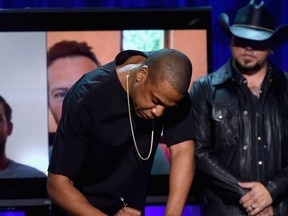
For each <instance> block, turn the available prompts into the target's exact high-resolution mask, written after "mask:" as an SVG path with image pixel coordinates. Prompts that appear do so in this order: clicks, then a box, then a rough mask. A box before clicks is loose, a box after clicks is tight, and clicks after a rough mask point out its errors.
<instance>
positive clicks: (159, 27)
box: [0, 8, 211, 204]
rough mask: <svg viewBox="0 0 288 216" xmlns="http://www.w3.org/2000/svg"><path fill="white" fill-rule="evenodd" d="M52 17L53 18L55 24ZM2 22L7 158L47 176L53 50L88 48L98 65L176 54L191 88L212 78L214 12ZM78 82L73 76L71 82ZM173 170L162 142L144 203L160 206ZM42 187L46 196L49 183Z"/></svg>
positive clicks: (46, 14) (9, 16)
mask: <svg viewBox="0 0 288 216" xmlns="http://www.w3.org/2000/svg"><path fill="white" fill-rule="evenodd" d="M135 14H137V16H136V15H135ZM52 16H53V18H54V19H50V18H51V17H52ZM108 17H112V18H113V22H106V23H103V22H102V21H101V22H99V20H100V19H101V20H105V19H106V18H108ZM0 19H1V20H6V22H2V23H0V43H1V50H0V67H1V78H0V95H1V96H2V97H3V98H5V99H6V101H7V102H8V103H9V105H10V106H11V108H12V122H13V130H12V133H11V134H10V135H9V136H8V137H7V140H6V144H5V151H6V156H7V157H8V158H9V159H10V160H13V161H15V162H17V163H21V164H24V165H27V166H29V167H33V168H35V169H37V170H39V171H40V172H42V173H44V174H45V175H47V168H48V164H49V160H50V154H51V150H52V149H53V137H54V135H55V131H56V129H57V120H56V119H55V113H54V111H53V108H52V106H51V102H49V97H50V96H49V90H50V86H51V85H52V84H51V83H49V77H50V75H49V65H48V62H47V55H48V52H49V50H50V48H51V47H53V46H54V45H55V44H57V43H60V42H62V41H76V42H78V43H82V42H85V43H87V44H88V45H89V46H90V47H91V50H92V52H93V53H94V54H95V55H96V56H97V59H98V60H99V62H100V64H101V65H104V64H106V63H108V62H110V61H113V60H114V57H115V56H116V55H117V53H119V52H120V51H121V50H127V49H139V50H143V51H151V50H157V49H161V48H164V47H165V48H174V49H178V50H180V51H182V52H184V53H185V54H186V55H187V56H188V57H189V58H190V59H191V61H192V64H193V75H192V80H191V83H192V81H193V80H195V79H197V78H199V77H200V76H203V75H205V74H207V71H209V68H210V67H211V57H210V55H209V53H210V52H209V50H210V49H211V45H210V36H211V35H210V8H208V9H207V8H204V9H203V8H200V9H199V8H185V9H169V10H165V9H163V10H161V9H150V10H149V9H147V10H144V9H139V10H137V9H135V10H128V11H123V10H116V11H105V10H104V11H94V10H76V11H70V12H69V11H68V12H67V11H65V12H63V11H57V10H56V11H55V10H51V11H50V10H48V11H47V10H46V11H37V10H36V11H34V10H32V11H29V10H27V11H25V12H23V11H21V12H19V11H4V12H0ZM96 20H98V21H96ZM107 20H108V19H107ZM67 70H68V71H69V69H67ZM87 72H88V71H87ZM66 78H67V80H69V79H68V78H71V77H67V76H66ZM79 78H80V77H79ZM77 79H78V77H74V81H75V80H77ZM67 80H66V81H67ZM62 81H63V80H62ZM64 81H65V80H64ZM70 81H71V79H70ZM67 82H68V81H67ZM65 94H66V93H65V91H63V92H61V97H62V99H63V97H64V96H65ZM59 95H60V94H59ZM62 99H59V101H60V102H61V100H62ZM169 169H170V155H169V150H168V149H167V147H166V144H165V139H161V140H160V143H159V146H158V149H157V152H156V156H155V160H154V165H153V168H152V172H151V181H150V187H149V188H148V199H147V203H152V204H155V203H158V202H159V203H162V202H163V196H166V195H167V191H168V190H167V187H168V183H167V182H168V173H169ZM0 174H1V170H0ZM34 177H35V176H31V178H34ZM42 177H43V176H42ZM0 178H1V175H0ZM9 178H11V176H10V177H9ZM15 178H18V177H17V175H15ZM19 178H22V177H21V176H19ZM26 178H27V176H26ZM14 183H15V182H14V181H12V182H11V187H20V186H21V183H19V182H18V183H19V184H14ZM7 184H8V183H7ZM12 184H14V185H12ZM41 184H42V186H43V191H44V190H45V185H44V184H45V180H44V181H41ZM159 185H161V187H159ZM1 189H2V188H1V186H0V190H1ZM5 190H6V189H5ZM16 194H17V193H15V196H17V195H16ZM29 196H31V197H33V195H31V194H30V195H29ZM31 197H29V198H31ZM149 197H150V198H151V199H149ZM0 198H1V199H3V197H0ZM4 198H5V197H4ZM9 198H11V197H9ZM22 198H25V197H22ZM158 198H159V199H158Z"/></svg>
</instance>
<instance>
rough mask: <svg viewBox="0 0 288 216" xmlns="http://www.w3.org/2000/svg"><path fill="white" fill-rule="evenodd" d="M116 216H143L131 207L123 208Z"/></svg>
mask: <svg viewBox="0 0 288 216" xmlns="http://www.w3.org/2000/svg"><path fill="white" fill-rule="evenodd" d="M115 216H141V212H140V211H139V210H137V209H133V208H130V207H127V206H126V207H123V208H122V209H120V210H119V211H118V212H117V213H116V214H115Z"/></svg>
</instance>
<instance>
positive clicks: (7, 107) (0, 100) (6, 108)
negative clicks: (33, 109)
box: [0, 95, 12, 122]
mask: <svg viewBox="0 0 288 216" xmlns="http://www.w3.org/2000/svg"><path fill="white" fill-rule="evenodd" d="M0 103H2V104H3V107H4V113H5V117H6V119H7V120H8V122H11V119H12V109H11V107H10V105H9V104H8V103H7V101H6V100H5V99H4V98H3V97H2V96H1V95H0Z"/></svg>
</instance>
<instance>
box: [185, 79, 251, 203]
mask: <svg viewBox="0 0 288 216" xmlns="http://www.w3.org/2000/svg"><path fill="white" fill-rule="evenodd" d="M190 97H191V103H192V112H193V117H194V130H195V136H196V146H195V160H196V175H198V176H199V177H200V179H203V180H204V181H205V182H206V183H207V185H205V186H206V187H207V186H208V187H209V189H211V190H213V191H214V193H217V194H218V195H219V196H221V197H222V198H223V199H227V200H229V201H230V202H231V201H239V199H240V197H241V196H242V195H244V194H245V193H246V192H247V190H245V189H242V188H241V187H240V186H238V184H237V183H238V182H239V181H240V179H237V178H236V177H235V176H233V174H232V173H231V172H230V171H229V170H228V169H227V168H226V167H225V166H224V165H223V164H221V162H220V161H219V160H218V159H217V157H216V156H215V152H214V149H213V146H214V138H213V132H212V127H213V124H212V121H211V103H210V101H211V87H210V85H209V80H208V78H207V77H206V78H201V79H200V80H198V81H196V82H195V83H194V84H193V86H192V88H191V91H190ZM201 182H202V180H201Z"/></svg>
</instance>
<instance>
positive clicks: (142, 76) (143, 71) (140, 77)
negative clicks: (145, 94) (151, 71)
mask: <svg viewBox="0 0 288 216" xmlns="http://www.w3.org/2000/svg"><path fill="white" fill-rule="evenodd" d="M147 77H148V66H147V65H142V66H141V67H140V68H139V70H138V71H137V74H136V81H137V82H141V81H142V82H143V81H145V80H146V79H147Z"/></svg>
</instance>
